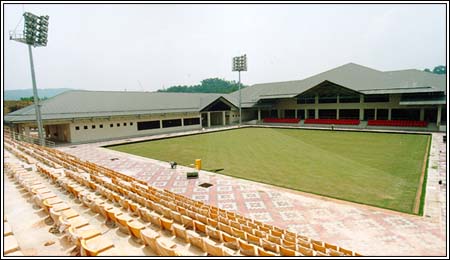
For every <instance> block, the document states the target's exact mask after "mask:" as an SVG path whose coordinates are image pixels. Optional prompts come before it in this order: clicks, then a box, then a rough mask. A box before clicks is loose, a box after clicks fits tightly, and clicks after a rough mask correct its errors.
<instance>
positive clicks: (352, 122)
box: [305, 118, 360, 125]
mask: <svg viewBox="0 0 450 260" xmlns="http://www.w3.org/2000/svg"><path fill="white" fill-rule="evenodd" d="M359 122H360V121H359V120H358V119H311V118H308V119H305V124H327V125H359Z"/></svg>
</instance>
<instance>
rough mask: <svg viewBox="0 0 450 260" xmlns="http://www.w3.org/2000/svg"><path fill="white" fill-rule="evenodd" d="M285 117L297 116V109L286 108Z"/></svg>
mask: <svg viewBox="0 0 450 260" xmlns="http://www.w3.org/2000/svg"><path fill="white" fill-rule="evenodd" d="M284 118H295V110H293V109H286V110H284Z"/></svg>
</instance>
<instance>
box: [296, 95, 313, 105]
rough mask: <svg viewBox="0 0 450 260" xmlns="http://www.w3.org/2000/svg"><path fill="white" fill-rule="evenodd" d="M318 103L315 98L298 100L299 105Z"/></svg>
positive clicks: (304, 97) (301, 97)
mask: <svg viewBox="0 0 450 260" xmlns="http://www.w3.org/2000/svg"><path fill="white" fill-rule="evenodd" d="M314 103H316V97H315V96H300V97H298V99H297V104H314Z"/></svg>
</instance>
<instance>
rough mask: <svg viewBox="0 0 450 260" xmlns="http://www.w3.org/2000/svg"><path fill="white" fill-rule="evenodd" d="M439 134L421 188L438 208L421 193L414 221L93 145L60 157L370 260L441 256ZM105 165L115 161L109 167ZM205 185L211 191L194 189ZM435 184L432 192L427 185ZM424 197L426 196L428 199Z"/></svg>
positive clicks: (443, 176)
mask: <svg viewBox="0 0 450 260" xmlns="http://www.w3.org/2000/svg"><path fill="white" fill-rule="evenodd" d="M438 140H442V136H441V134H433V145H432V148H431V149H432V152H433V153H432V156H430V158H432V160H431V159H430V167H431V165H434V164H436V165H437V166H438V169H437V170H434V172H430V171H429V172H430V173H429V177H428V180H432V181H430V183H429V184H428V183H427V185H428V187H429V188H430V187H431V188H433V189H431V190H434V194H436V196H434V197H433V198H435V197H437V198H438V199H437V202H436V201H432V202H430V203H429V201H431V200H432V197H431V193H430V194H428V192H427V203H426V207H425V208H426V209H425V215H429V217H426V216H425V217H419V216H413V215H408V214H403V213H397V212H393V211H388V210H383V209H378V208H374V207H367V206H363V205H359V204H354V203H347V202H341V201H336V200H332V199H327V198H321V197H318V196H313V195H309V194H304V193H299V192H294V191H287V190H285V189H281V188H277V187H273V186H269V185H264V184H259V183H255V182H251V181H247V180H242V179H236V178H232V177H228V176H224V175H220V174H216V173H209V172H205V171H200V173H199V179H186V172H187V171H190V170H191V169H190V168H187V167H183V166H178V167H177V169H170V167H169V164H168V163H166V162H161V161H157V160H153V159H147V158H142V157H139V156H133V155H127V154H123V153H120V152H115V151H112V150H108V149H105V148H101V147H100V146H101V145H105V144H107V142H106V143H94V144H85V145H77V146H76V148H70V147H61V148H59V149H60V150H63V151H65V152H68V153H70V154H73V155H75V156H78V157H79V158H81V159H84V160H89V161H92V162H94V163H98V164H100V165H103V166H106V167H110V168H112V169H115V170H117V171H119V172H122V173H125V174H129V175H131V176H134V177H137V178H140V179H143V180H146V181H148V182H149V183H150V184H151V185H154V186H156V187H159V188H164V189H169V190H171V191H173V192H176V193H180V194H183V195H186V196H188V197H191V198H193V199H196V200H201V201H204V202H208V203H210V204H212V205H215V206H218V207H221V208H224V209H227V210H230V211H238V212H240V213H241V214H243V215H245V216H247V217H251V218H254V219H257V220H260V221H263V222H267V223H269V224H273V225H276V226H279V227H283V228H286V229H288V230H291V231H294V232H297V233H299V234H303V235H306V236H309V237H311V238H313V239H318V240H324V241H327V242H329V243H333V244H337V245H340V246H342V247H347V248H349V249H351V250H355V251H357V252H359V253H361V254H364V255H372V256H388V255H393V256H420V255H422V256H423V255H445V252H446V236H445V232H446V221H447V219H446V217H447V211H446V206H445V205H446V198H445V194H446V185H437V184H436V183H437V181H435V180H437V179H442V180H444V181H445V183H446V147H445V144H443V143H442V142H438ZM111 158H118V160H114V161H111V160H110V159H111ZM204 182H208V183H211V184H212V185H213V186H211V187H209V188H202V187H199V186H198V185H200V184H202V183H204ZM432 185H434V186H432ZM429 195H430V196H429Z"/></svg>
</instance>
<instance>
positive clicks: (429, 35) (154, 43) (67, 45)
mask: <svg viewBox="0 0 450 260" xmlns="http://www.w3.org/2000/svg"><path fill="white" fill-rule="evenodd" d="M3 7H4V17H3V18H4V23H3V29H4V45H3V46H4V54H5V55H4V56H3V61H4V82H3V83H4V89H23V88H31V86H32V85H31V76H30V65H29V59H28V51H27V46H26V45H25V44H22V43H18V42H15V41H11V40H9V31H10V30H13V29H14V28H15V27H16V26H17V24H18V22H19V21H20V20H21V18H22V14H23V10H25V11H29V12H32V13H34V14H36V15H49V16H50V20H49V39H48V45H47V47H44V48H42V47H40V48H34V49H33V54H34V62H35V68H36V77H37V84H38V88H74V89H90V90H125V89H127V90H128V91H131V90H134V91H140V90H145V91H155V90H157V89H160V88H162V87H163V86H164V87H166V88H167V87H169V86H172V85H193V84H198V83H199V82H200V81H201V80H203V79H206V78H212V77H219V78H224V79H227V80H236V81H237V79H238V75H237V72H232V71H231V61H232V57H233V56H238V55H241V54H247V57H248V72H244V73H242V82H243V83H244V84H246V85H252V84H255V83H263V82H274V81H288V80H298V79H302V78H305V77H308V76H311V75H314V74H317V73H320V72H323V71H325V70H328V69H331V68H334V67H337V66H340V65H343V64H346V63H349V62H354V63H358V64H360V65H364V66H368V67H371V68H374V69H378V70H401V69H410V68H416V69H424V68H431V69H432V68H433V67H435V66H436V65H445V57H446V43H445V39H446V38H445V37H446V31H445V24H446V20H445V6H444V5H419V4H411V5H405V4H402V5H391V4H389V5H379V4H377V5H367V4H366V5H351V4H346V5H342V4H341V5H331V4H330V5H325V4H321V5H150V4H148V5H143V4H139V5H124V4H121V5H113V4H104V5H100V4H98V5H91V4H89V5H70V4H49V5H43V4H40V5H33V4H25V5H22V4H5V5H4V6H3ZM17 28H18V29H19V30H22V29H21V28H23V22H22V23H21V24H20V25H19V26H18V27H17Z"/></svg>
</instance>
